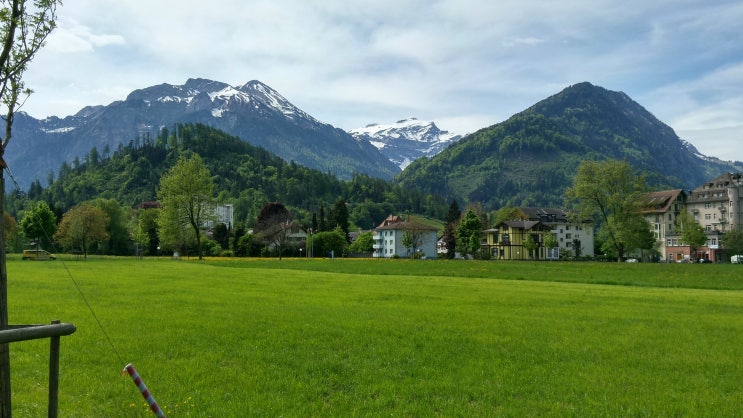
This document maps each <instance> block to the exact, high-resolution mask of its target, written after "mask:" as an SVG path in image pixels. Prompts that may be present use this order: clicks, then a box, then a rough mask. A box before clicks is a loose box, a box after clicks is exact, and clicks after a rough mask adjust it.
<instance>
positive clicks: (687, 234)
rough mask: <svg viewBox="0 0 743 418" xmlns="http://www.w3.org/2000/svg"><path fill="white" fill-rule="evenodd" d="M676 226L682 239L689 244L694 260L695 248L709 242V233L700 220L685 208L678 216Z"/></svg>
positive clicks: (690, 255)
mask: <svg viewBox="0 0 743 418" xmlns="http://www.w3.org/2000/svg"><path fill="white" fill-rule="evenodd" d="M676 228H677V229H678V231H679V233H680V234H681V241H683V242H684V244H686V245H688V246H689V258H690V261H693V257H694V250H695V249H696V248H698V247H701V246H702V245H704V244H705V243H706V242H707V234H705V233H704V228H702V226H701V225H699V222H697V221H695V220H694V217H692V216H691V214H690V213H689V211H688V210H686V208H684V209H683V210H681V213H679V214H678V215H677V216H676Z"/></svg>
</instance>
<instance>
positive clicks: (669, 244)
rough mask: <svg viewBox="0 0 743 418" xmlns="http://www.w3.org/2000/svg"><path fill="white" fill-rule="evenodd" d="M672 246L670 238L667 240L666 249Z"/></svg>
mask: <svg viewBox="0 0 743 418" xmlns="http://www.w3.org/2000/svg"><path fill="white" fill-rule="evenodd" d="M670 246H671V239H670V238H669V239H667V240H666V247H670Z"/></svg>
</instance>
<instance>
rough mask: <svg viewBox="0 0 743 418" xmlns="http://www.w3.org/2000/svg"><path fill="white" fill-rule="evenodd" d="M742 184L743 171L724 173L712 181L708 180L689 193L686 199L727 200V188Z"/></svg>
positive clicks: (692, 200)
mask: <svg viewBox="0 0 743 418" xmlns="http://www.w3.org/2000/svg"><path fill="white" fill-rule="evenodd" d="M741 185H743V173H724V174H722V175H720V176H718V177H717V178H715V179H714V180H712V181H708V182H707V183H704V184H703V185H701V186H699V187H697V188H696V189H694V190H692V191H691V192H690V193H689V199H688V201H689V202H690V203H694V202H701V201H704V202H711V201H727V200H728V198H729V197H728V188H729V187H737V186H741Z"/></svg>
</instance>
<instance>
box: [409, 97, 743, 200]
mask: <svg viewBox="0 0 743 418" xmlns="http://www.w3.org/2000/svg"><path fill="white" fill-rule="evenodd" d="M607 158H614V159H620V160H627V161H628V162H630V163H631V164H632V165H633V166H634V167H636V168H637V169H639V170H642V171H644V172H646V173H647V177H648V182H649V184H650V185H651V186H653V187H672V188H685V189H689V188H693V187H696V186H697V185H699V184H701V183H703V182H704V181H706V180H709V179H710V178H713V177H715V176H717V175H719V174H720V173H722V172H724V171H739V170H741V169H743V163H736V164H731V163H726V162H722V161H719V160H716V159H710V158H706V157H704V156H700V155H699V154H698V153H697V152H696V150H694V149H693V147H689V146H688V144H687V143H685V142H684V141H682V140H680V139H679V137H678V136H677V135H676V134H675V133H674V132H673V130H672V129H671V128H670V127H668V126H667V125H665V124H664V123H662V122H660V121H659V120H658V119H656V118H655V117H654V116H653V115H652V114H651V113H650V112H648V111H647V110H646V109H644V108H643V107H642V106H640V105H639V104H638V103H636V102H634V101H633V100H632V99H630V98H629V97H628V96H627V95H626V94H624V93H621V92H613V91H609V90H606V89H604V88H601V87H597V86H593V85H591V84H590V83H580V84H576V85H573V86H570V87H568V88H566V89H565V90H563V91H562V92H560V93H558V94H556V95H554V96H552V97H549V98H547V99H545V100H543V101H541V102H539V103H537V104H535V105H534V106H532V107H530V108H528V109H526V110H525V111H523V112H521V113H518V114H516V115H514V116H513V117H511V118H509V119H508V120H506V121H504V122H502V123H499V124H496V125H493V126H491V127H488V128H485V129H481V130H479V131H477V132H475V133H474V134H472V135H469V136H467V137H465V138H463V139H462V140H460V141H459V142H457V143H455V144H452V145H451V146H450V147H449V148H447V149H445V150H444V151H442V152H441V153H440V154H438V155H437V156H435V157H433V158H430V159H420V160H417V161H415V162H414V163H412V164H411V165H410V166H408V167H407V168H406V170H405V171H404V172H403V173H401V174H400V175H399V176H398V177H397V178H396V179H395V182H396V184H398V185H401V186H402V187H405V188H410V189H416V190H421V191H424V192H427V193H435V194H438V195H441V196H444V197H445V198H456V199H457V200H459V201H460V202H465V203H466V202H482V203H483V204H484V205H485V207H486V209H497V208H499V207H503V206H533V205H539V206H561V205H562V203H563V198H562V195H563V192H564V190H565V188H566V187H568V186H569V185H570V184H571V181H572V178H573V176H574V174H575V171H576V168H577V167H578V165H579V163H580V161H582V160H584V159H591V160H603V159H607Z"/></svg>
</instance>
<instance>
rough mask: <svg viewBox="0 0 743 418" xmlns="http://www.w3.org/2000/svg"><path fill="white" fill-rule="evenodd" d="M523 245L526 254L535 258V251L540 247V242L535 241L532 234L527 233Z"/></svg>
mask: <svg viewBox="0 0 743 418" xmlns="http://www.w3.org/2000/svg"><path fill="white" fill-rule="evenodd" d="M523 246H524V250H525V251H526V254H528V255H529V258H534V252H535V251H537V249H539V244H538V243H537V242H536V241H534V238H532V236H531V234H527V235H526V238H524V243H523Z"/></svg>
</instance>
